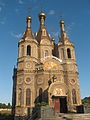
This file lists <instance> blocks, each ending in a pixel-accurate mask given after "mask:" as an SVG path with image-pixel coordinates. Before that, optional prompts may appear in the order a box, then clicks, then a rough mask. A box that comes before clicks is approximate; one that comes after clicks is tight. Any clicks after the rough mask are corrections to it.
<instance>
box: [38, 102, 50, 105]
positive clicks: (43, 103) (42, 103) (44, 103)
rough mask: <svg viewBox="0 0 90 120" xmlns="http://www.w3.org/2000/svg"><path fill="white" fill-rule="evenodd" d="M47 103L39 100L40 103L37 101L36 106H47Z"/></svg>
mask: <svg viewBox="0 0 90 120" xmlns="http://www.w3.org/2000/svg"><path fill="white" fill-rule="evenodd" d="M47 105H48V103H46V102H41V103H37V104H36V106H47Z"/></svg>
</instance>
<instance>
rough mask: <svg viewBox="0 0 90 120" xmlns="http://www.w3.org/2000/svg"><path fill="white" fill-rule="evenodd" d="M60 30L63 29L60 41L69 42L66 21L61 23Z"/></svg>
mask: <svg viewBox="0 0 90 120" xmlns="http://www.w3.org/2000/svg"><path fill="white" fill-rule="evenodd" d="M60 28H61V35H60V39H61V41H62V42H64V41H65V40H68V36H67V34H66V32H65V25H64V20H61V21H60Z"/></svg>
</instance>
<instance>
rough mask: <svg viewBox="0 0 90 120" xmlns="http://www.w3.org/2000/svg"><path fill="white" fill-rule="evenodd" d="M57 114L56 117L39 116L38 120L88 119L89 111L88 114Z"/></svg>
mask: <svg viewBox="0 0 90 120" xmlns="http://www.w3.org/2000/svg"><path fill="white" fill-rule="evenodd" d="M59 116H60V117H59ZM59 116H56V118H41V119H39V120H90V113H89V114H59Z"/></svg>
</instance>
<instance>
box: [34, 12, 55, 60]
mask: <svg viewBox="0 0 90 120" xmlns="http://www.w3.org/2000/svg"><path fill="white" fill-rule="evenodd" d="M38 17H39V21H40V28H39V31H38V33H37V35H36V40H37V41H38V43H39V58H40V59H43V58H45V57H47V56H52V50H53V47H54V43H53V40H50V34H49V33H48V32H47V30H46V27H45V18H46V15H45V13H44V12H40V13H39V16H38Z"/></svg>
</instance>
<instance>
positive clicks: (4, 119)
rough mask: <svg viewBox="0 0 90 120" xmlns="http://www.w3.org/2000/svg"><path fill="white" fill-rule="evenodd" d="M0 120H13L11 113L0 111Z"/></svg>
mask: <svg viewBox="0 0 90 120" xmlns="http://www.w3.org/2000/svg"><path fill="white" fill-rule="evenodd" d="M0 120H13V117H12V115H11V111H7V110H5V111H0Z"/></svg>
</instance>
